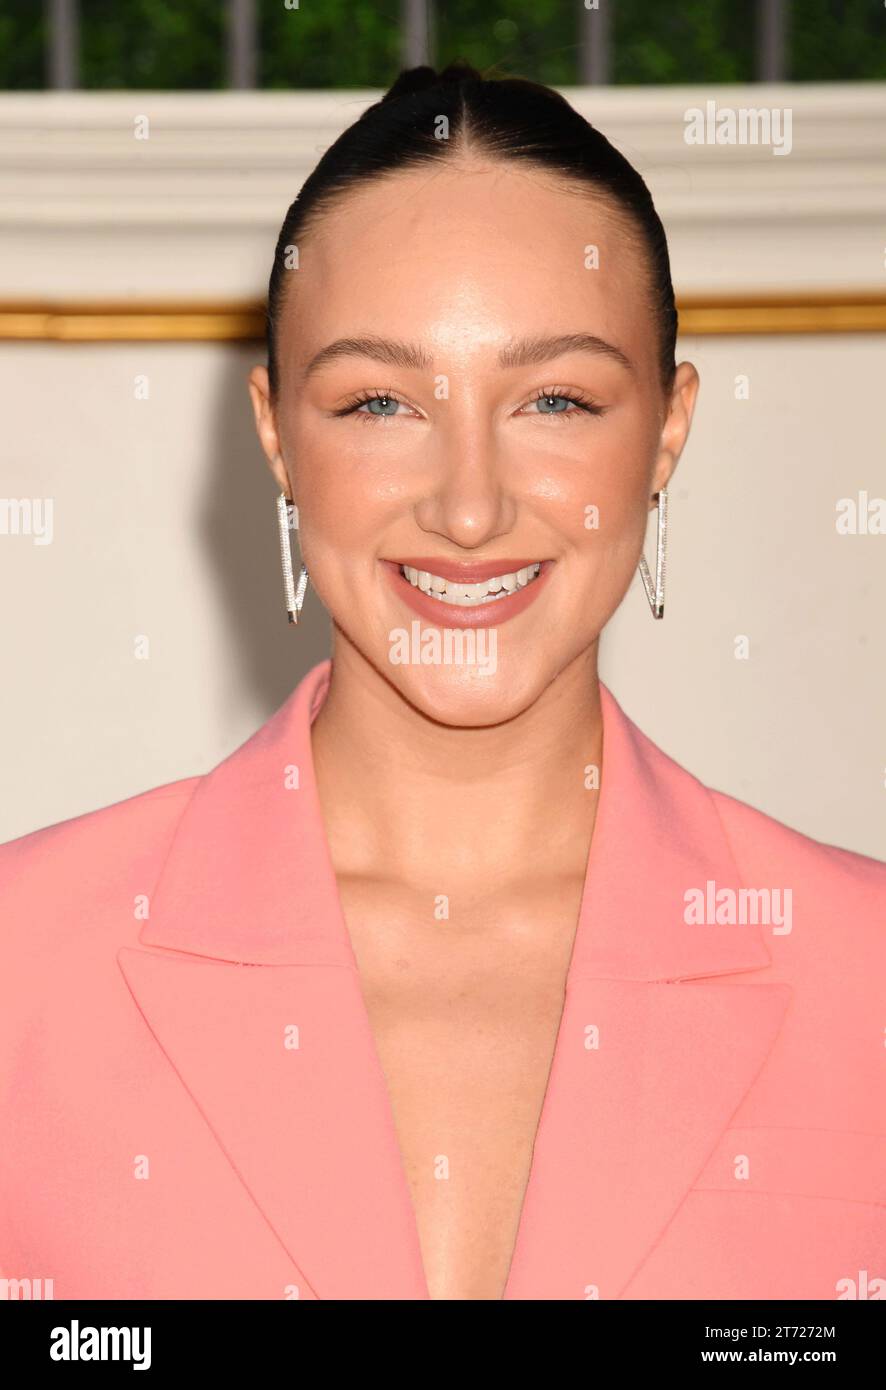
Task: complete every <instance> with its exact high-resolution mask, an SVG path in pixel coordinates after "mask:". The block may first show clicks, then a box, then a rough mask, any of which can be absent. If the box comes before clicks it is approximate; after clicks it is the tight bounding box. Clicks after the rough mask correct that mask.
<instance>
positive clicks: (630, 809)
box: [139, 660, 770, 981]
mask: <svg viewBox="0 0 886 1390" xmlns="http://www.w3.org/2000/svg"><path fill="white" fill-rule="evenodd" d="M331 671H332V662H331V661H330V660H326V661H323V662H320V663H319V664H318V665H317V666H315V667H313V669H312V670H310V671H309V672H308V674H307V675H306V676H305V677H304V678H303V679H302V681H301V682H300V683H299V684H298V686H297V687H296V688H295V690H294V691H293V692H292V694H291V695H290V696H289V698H288V699H287V700H286V701H285V702H284V703H283V704H282V705H281V706H280V708H279V709H278V710H277V711H276V713H275V714H273V715H272V716H271V718H270V719H269V720H268V721H267V722H266V723H265V724H264V725H262V727H261V728H260V729H258V730H257V732H256V733H255V734H253V735H252V737H251V738H249V739H248V740H247V741H246V742H245V743H244V744H243V745H241V747H239V748H238V749H236V750H235V751H234V752H233V753H232V754H230V756H229V757H227V758H225V759H224V761H223V762H221V763H219V765H218V766H217V767H216V768H214V769H213V770H212V771H211V772H209V773H208V774H207V775H206V776H204V777H202V778H201V779H200V780H199V781H198V783H197V785H196V788H195V790H194V792H193V794H192V797H191V800H190V801H189V803H188V805H187V807H186V809H185V811H184V812H183V815H182V819H181V821H180V823H179V827H178V830H177V833H176V835H175V838H174V840H173V843H172V847H171V849H170V851H169V854H168V856H167V859H166V862H165V865H164V868H163V870H162V872H161V875H160V879H159V881H158V883H157V885H156V886H155V891H154V893H153V895H152V898H151V915H150V918H149V919H148V920H147V922H146V923H145V925H144V927H143V928H142V930H141V933H140V936H139V940H140V942H141V944H142V945H145V946H153V947H158V948H161V949H163V950H173V951H179V952H186V953H188V954H190V955H194V956H203V957H210V958H212V959H215V960H222V961H233V962H237V963H239V964H244V965H304V964H315V965H348V966H354V965H355V964H356V962H355V957H354V953H353V949H352V947H351V943H350V937H349V934H348V930H347V927H346V924H345V921H344V916H343V913H342V909H341V903H340V899H339V894H338V890H337V886H336V881H335V874H334V871H333V867H332V862H331V859H330V853H329V847H328V843H327V839H326V833H325V828H324V824H323V817H322V812H321V808H320V801H319V796H318V791H317V784H316V781H315V777H314V765H313V757H312V753H311V736H310V731H311V725H312V723H313V720H314V718H315V717H316V715H317V713H318V712H319V710H320V707H321V706H322V704H323V701H324V699H325V697H326V693H327V690H328V687H329V681H330V676H331ZM601 700H602V712H603V768H602V776H601V788H600V792H599V798H600V800H599V804H598V808H597V818H596V825H595V828H594V833H593V837H592V844H591V849H590V852H589V855H588V862H587V869H586V875H585V885H584V892H583V896H582V902H581V909H580V913H579V920H578V924H577V929H576V935H575V940H574V946H573V953H572V961H571V965H570V978H575V977H577V976H578V975H590V976H594V977H597V978H608V979H614V980H618V979H621V980H638V981H639V980H660V981H666V980H684V979H693V978H697V977H701V976H708V975H723V974H730V973H733V972H738V971H745V970H754V969H760V968H762V967H764V966H766V965H768V964H769V962H770V953H769V950H768V948H767V946H766V943H765V940H764V938H763V936H762V933H761V931H760V929H759V927H756V926H753V925H747V924H741V923H735V924H718V925H707V926H704V925H695V924H693V925H689V924H687V923H686V921H685V919H684V894H685V893H686V891H687V890H689V889H698V890H700V891H701V892H702V893H706V892H707V891H709V890H708V884H710V883H713V884H714V885H715V890H714V891H717V890H720V889H724V888H726V889H732V890H737V889H738V888H739V887H740V886H741V876H740V872H739V869H738V866H737V865H736V863H735V861H734V859H733V856H732V852H731V849H730V846H729V844H728V842H727V839H726V836H725V833H724V830H723V827H722V824H721V822H720V818H719V815H718V812H717V809H716V806H715V805H714V801H713V798H712V796H711V794H710V792H709V791H708V789H707V788H706V787H704V786H703V785H702V783H701V782H699V781H698V779H697V778H695V777H694V776H692V775H691V774H690V773H689V772H687V771H686V770H685V769H683V768H681V767H680V766H679V765H678V764H677V763H675V762H674V761H673V760H672V759H670V758H669V757H668V756H667V755H666V754H665V753H663V752H662V751H661V750H660V749H659V748H657V747H656V745H655V744H654V743H652V742H651V741H650V740H649V739H648V738H647V737H646V736H645V735H644V734H643V733H641V731H640V730H639V729H638V728H637V727H636V725H635V724H633V723H632V721H631V720H630V719H629V718H628V716H627V715H626V714H625V713H624V711H623V710H622V709H621V706H620V705H619V703H618V701H617V700H616V699H615V697H614V695H613V694H612V693H611V691H610V690H609V689H608V688H607V687H606V686H605V685H601Z"/></svg>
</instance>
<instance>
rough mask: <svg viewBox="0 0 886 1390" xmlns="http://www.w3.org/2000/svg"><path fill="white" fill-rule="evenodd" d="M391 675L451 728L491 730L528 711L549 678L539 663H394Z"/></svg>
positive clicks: (409, 697)
mask: <svg viewBox="0 0 886 1390" xmlns="http://www.w3.org/2000/svg"><path fill="white" fill-rule="evenodd" d="M386 674H387V678H388V680H389V681H390V682H391V684H392V685H394V686H395V687H396V689H397V690H398V691H399V692H400V694H401V695H402V696H403V698H404V699H405V700H407V701H408V702H409V703H410V704H411V705H412V706H413V707H414V708H415V709H417V710H419V711H420V712H421V713H422V714H424V715H425V716H426V717H427V718H429V719H433V720H435V721H436V722H437V723H438V724H446V725H449V726H450V727H452V728H474V729H482V728H491V727H493V726H494V725H496V724H503V723H505V722H507V721H508V720H509V719H514V718H515V717H516V716H517V715H519V714H522V713H523V711H524V710H526V709H528V708H529V707H530V706H531V705H532V704H533V703H534V702H535V700H536V699H537V698H538V696H539V695H540V694H541V692H542V690H543V689H544V687H545V686H546V685H547V683H548V680H547V678H546V676H545V674H544V673H543V672H542V671H541V669H539V668H538V667H537V665H536V663H534V662H533V663H525V662H520V663H518V662H516V661H514V660H513V659H512V660H511V661H509V662H506V663H503V662H502V661H501V660H499V661H498V662H497V663H496V666H495V669H494V670H493V669H491V663H490V662H487V665H486V667H484V666H483V665H481V664H478V665H474V666H468V665H465V666H454V665H449V666H447V665H444V664H440V665H427V666H424V665H421V666H419V665H390V666H388V669H387V672H386Z"/></svg>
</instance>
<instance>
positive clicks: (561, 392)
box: [332, 386, 607, 420]
mask: <svg viewBox="0 0 886 1390" xmlns="http://www.w3.org/2000/svg"><path fill="white" fill-rule="evenodd" d="M547 397H552V398H553V399H554V400H565V401H571V402H572V404H573V405H577V406H578V407H579V410H580V411H581V412H582V413H583V414H587V415H605V413H606V410H607V407H606V406H602V405H597V403H596V401H594V400H592V399H591V397H590V396H585V395H583V394H582V392H580V391H574V390H573V389H572V388H571V387H563V388H562V389H561V388H560V387H556V386H555V387H551V388H550V389H548V388H544V389H542V390H541V391H537V392H536V393H535V395H534V396H531V397H530V399H529V401H528V402H527V404H531V403H532V402H533V401H543V400H545V399H546V398H547ZM372 400H387V401H395V402H396V403H397V405H405V404H406V402H405V401H403V400H401V399H400V397H399V396H398V395H397V394H396V392H394V391H393V390H386V391H379V390H373V391H361V392H360V393H359V394H358V395H356V396H352V397H351V398H350V399H349V400H348V401H347V402H346V403H345V404H344V405H343V406H342V407H341V408H340V409H339V410H334V411H333V412H332V414H333V415H335V416H342V415H356V414H360V415H361V418H362V419H363V420H384V419H386V418H387V419H392V418H393V417H392V416H387V417H386V416H384V415H372V414H371V413H370V412H369V411H368V410H366V411H362V412H361V411H360V406H361V405H365V404H366V403H367V402H368V401H372ZM578 413H579V412H578V411H575V410H560V411H556V412H555V414H554V415H553V416H549V417H548V418H551V419H553V418H556V416H557V415H559V416H561V417H563V416H566V417H569V416H570V415H576V414H578Z"/></svg>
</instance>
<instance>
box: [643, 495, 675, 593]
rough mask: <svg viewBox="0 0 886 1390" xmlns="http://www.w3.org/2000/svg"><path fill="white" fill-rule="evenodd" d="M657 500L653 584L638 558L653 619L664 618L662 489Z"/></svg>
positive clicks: (665, 504)
mask: <svg viewBox="0 0 886 1390" xmlns="http://www.w3.org/2000/svg"><path fill="white" fill-rule="evenodd" d="M655 495H656V497H657V498H658V537H657V539H656V544H655V583H654V584H653V582H652V576H651V575H650V573H649V566H648V565H647V563H646V556H645V555H641V556H640V574H641V575H642V578H643V587H644V589H645V590H646V597H647V598H648V600H649V607H650V608H651V609H652V616H653V618H663V617H664V584H665V546H666V544H667V538H668V536H667V533H668V490H667V488H666V487H663V488H662V489H661V491H660V492H657V493H656V494H655Z"/></svg>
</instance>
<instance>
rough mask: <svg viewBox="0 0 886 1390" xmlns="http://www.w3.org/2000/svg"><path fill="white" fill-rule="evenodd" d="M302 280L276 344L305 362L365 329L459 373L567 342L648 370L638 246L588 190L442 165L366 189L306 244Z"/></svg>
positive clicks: (538, 174)
mask: <svg viewBox="0 0 886 1390" xmlns="http://www.w3.org/2000/svg"><path fill="white" fill-rule="evenodd" d="M294 274H295V280H296V283H295V284H294V285H293V286H291V287H289V289H288V290H287V310H288V311H287V312H284V314H283V323H282V324H281V330H280V340H281V347H282V348H283V351H284V352H286V351H287V349H288V350H289V351H295V352H296V355H297V356H298V358H301V359H306V358H307V357H309V356H310V355H311V354H312V353H313V352H314V351H315V350H316V349H317V348H318V347H320V346H322V345H323V344H324V343H326V342H328V341H330V340H332V339H334V338H336V337H338V336H346V335H347V334H349V333H353V332H354V331H356V330H357V329H360V330H361V331H366V330H371V331H372V332H374V333H378V334H382V335H385V336H387V335H388V334H390V335H391V336H397V337H403V338H410V339H413V340H419V339H421V340H423V341H425V342H426V343H427V344H428V345H429V346H430V347H431V348H432V350H433V351H434V353H435V355H436V354H437V353H439V354H440V355H441V356H443V355H446V356H450V355H451V356H452V357H453V358H454V359H455V358H458V357H460V356H461V357H471V358H473V357H474V356H475V355H477V354H478V353H480V352H481V351H482V350H483V345H484V342H486V341H487V340H488V342H489V344H490V346H492V345H494V346H495V348H496V349H497V348H498V346H499V345H500V342H501V339H502V337H503V336H511V335H514V336H517V335H522V334H523V333H526V334H532V333H537V332H539V331H541V330H546V331H548V330H553V331H556V330H558V329H568V330H569V331H579V330H580V331H584V332H589V333H595V334H597V335H598V336H600V337H602V338H605V339H606V340H607V341H610V342H615V343H617V344H618V345H619V346H620V347H621V348H623V350H624V351H625V352H627V353H628V355H629V356H630V357H631V358H632V359H633V360H634V361H635V362H637V363H638V364H639V363H641V362H642V361H644V360H645V359H647V358H648V360H649V363H650V366H651V365H652V363H653V362H654V347H653V345H652V339H653V337H654V335H653V334H651V333H650V331H649V315H650V312H651V311H650V309H649V293H648V280H647V269H646V264H645V260H644V253H643V249H642V245H641V242H640V238H639V234H638V232H637V231H636V230H635V229H634V228H633V227H632V226H631V224H630V222H629V221H628V219H627V218H626V216H625V215H624V214H622V213H621V212H620V210H619V209H618V208H616V207H614V206H613V205H612V204H611V203H609V202H608V201H607V200H606V199H605V198H604V197H602V196H600V195H599V194H597V193H595V191H594V190H593V189H592V188H590V187H588V188H587V190H585V189H584V188H583V187H582V186H581V185H580V184H574V183H570V184H569V185H568V186H566V187H564V186H563V185H562V184H558V183H557V182H556V181H555V180H553V179H551V178H550V177H549V176H548V175H546V174H545V173H544V171H542V170H538V169H535V168H534V167H530V166H528V165H526V166H520V165H519V164H515V163H513V162H511V163H508V164H501V163H498V164H496V163H492V164H489V163H479V162H464V163H462V162H457V163H456V162H453V163H443V162H442V161H441V162H440V163H437V164H427V165H425V166H422V167H420V168H414V169H410V170H407V171H401V172H397V173H396V174H391V175H386V176H383V177H382V178H375V179H370V180H369V181H367V182H366V183H364V184H361V185H359V186H357V187H355V188H354V189H353V190H350V191H349V192H348V193H347V194H344V195H342V196H341V197H340V198H339V199H338V200H337V201H336V203H335V204H334V205H333V206H332V207H331V208H330V209H329V210H328V211H327V212H326V213H325V214H323V216H322V217H321V218H320V220H319V221H318V222H317V223H315V225H314V227H313V228H311V229H310V230H309V231H308V233H307V235H306V236H305V239H304V244H303V245H302V246H300V247H299V269H298V271H297V272H295V273H294ZM290 289H294V290H295V294H294V295H293V296H292V298H291V301H290V299H289V292H290ZM287 339H288V342H287Z"/></svg>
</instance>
